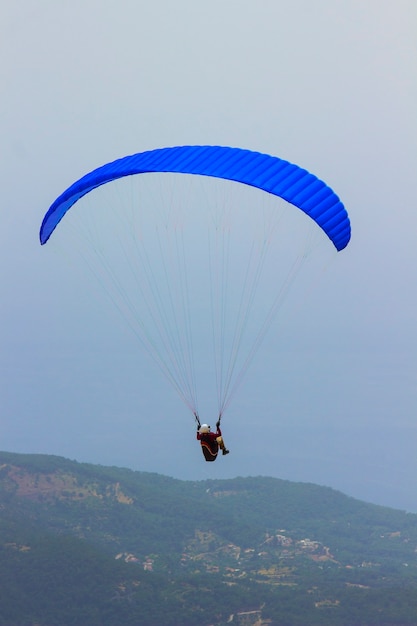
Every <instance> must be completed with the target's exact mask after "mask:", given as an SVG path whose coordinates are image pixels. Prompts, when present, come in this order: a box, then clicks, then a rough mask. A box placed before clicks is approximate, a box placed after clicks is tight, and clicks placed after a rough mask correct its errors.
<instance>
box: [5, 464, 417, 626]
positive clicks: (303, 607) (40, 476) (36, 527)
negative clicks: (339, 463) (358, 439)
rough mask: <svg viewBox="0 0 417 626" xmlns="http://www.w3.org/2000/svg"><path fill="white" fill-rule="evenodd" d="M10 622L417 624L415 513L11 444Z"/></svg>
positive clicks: (288, 487)
mask: <svg viewBox="0 0 417 626" xmlns="http://www.w3.org/2000/svg"><path fill="white" fill-rule="evenodd" d="M0 511H1V517H0V555H1V558H0V624H1V625H3V624H4V625H7V626H26V625H33V626H35V624H36V625H37V626H55V625H57V626H58V625H59V626H67V625H72V624H74V625H75V624H76V625H77V626H80V625H83V624H85V625H87V624H88V625H91V626H95V625H100V626H107V625H109V626H110V625H111V626H114V625H115V624H117V625H118V626H125V625H126V626H127V625H130V624H132V625H133V624H134V625H135V626H137V625H142V624H143V625H144V626H153V625H155V626H165V625H166V626H171V625H172V626H180V625H181V626H187V625H189V626H194V625H195V626H197V625H198V626H204V625H205V624H207V625H209V624H213V625H215V626H221V625H223V624H226V623H229V624H230V623H232V624H237V625H238V626H243V625H245V626H248V625H250V624H256V625H257V626H260V625H261V624H267V623H268V624H271V625H272V626H274V625H277V626H278V624H279V625H282V624H285V625H292V624H293V625H300V626H301V625H303V626H308V625H310V624H311V625H313V624H331V625H332V626H333V625H338V624H340V625H346V626H348V625H349V626H353V625H356V624H361V625H364V626H366V625H371V624H372V625H373V624H381V625H383V624H385V625H387V626H388V625H394V624H395V625H396V626H398V625H401V624H408V625H411V624H414V625H415V624H417V516H416V515H413V514H408V513H405V512H402V511H396V510H393V509H389V508H384V507H379V506H375V505H370V504H366V503H364V502H360V501H358V500H355V499H353V498H349V497H347V496H345V495H343V494H341V493H339V492H336V491H334V490H332V489H329V488H325V487H318V486H316V485H312V484H303V483H291V482H289V481H283V480H278V479H272V478H262V477H257V478H236V479H232V480H213V481H203V482H185V481H179V480H174V479H172V478H168V477H165V476H160V475H157V474H147V473H142V472H133V471H130V470H127V469H120V468H115V467H102V466H94V465H88V464H81V463H76V462H74V461H69V460H67V459H63V458H60V457H54V456H44V455H19V454H12V453H6V452H1V453H0Z"/></svg>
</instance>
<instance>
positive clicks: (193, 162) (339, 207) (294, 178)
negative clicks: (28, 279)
mask: <svg viewBox="0 0 417 626" xmlns="http://www.w3.org/2000/svg"><path fill="white" fill-rule="evenodd" d="M147 172H177V173H182V174H197V175H202V176H213V177H215V178H224V179H227V180H233V181H236V182H239V183H243V184H246V185H250V186H252V187H257V188H259V189H262V190H263V191H266V192H268V193H271V194H273V195H275V196H279V197H281V198H283V199H284V200H286V201H287V202H290V203H291V204H293V205H294V206H296V207H298V208H299V209H301V210H302V211H304V213H306V214H307V215H309V217H311V219H313V220H314V221H315V222H316V223H317V224H318V225H319V226H320V228H322V229H323V231H324V232H325V233H326V235H327V236H328V237H329V239H330V240H331V241H332V242H333V244H334V246H335V247H336V249H337V250H343V248H345V247H346V246H347V244H348V243H349V240H350V222H349V217H348V214H347V212H346V210H345V208H344V206H343V204H342V203H341V201H340V200H339V198H338V196H337V195H336V194H335V193H334V192H333V191H332V190H331V189H330V187H328V186H327V185H326V184H325V183H324V182H323V181H321V180H319V179H318V178H317V177H316V176H314V175H313V174H310V173H309V172H307V171H306V170H304V169H302V168H301V167H298V165H294V164H292V163H289V162H288V161H284V160H283V159H279V158H278V157H274V156H270V155H268V154H261V153H260V152H252V151H250V150H243V149H242V148H229V147H222V146H176V147H172V148H158V149H156V150H150V151H148V152H140V153H138V154H133V155H131V156H126V157H123V158H121V159H118V160H117V161H113V162H111V163H107V164H106V165H103V166H102V167H99V168H98V169H96V170H93V171H92V172H90V173H89V174H86V175H85V176H83V177H82V178H80V179H79V180H78V181H76V182H75V183H74V184H72V185H71V186H70V187H68V189H66V190H65V191H64V192H63V193H62V194H61V195H60V196H59V197H58V198H57V199H56V200H55V202H54V203H53V204H52V205H51V207H50V208H49V210H48V212H47V213H46V215H45V217H44V219H43V222H42V226H41V229H40V241H41V244H45V243H46V242H47V241H48V239H49V237H50V236H51V234H52V232H53V231H54V229H55V228H56V226H57V225H58V223H59V222H60V221H61V219H62V218H63V217H64V215H65V213H66V212H67V211H68V209H70V208H71V207H72V205H73V204H75V203H76V202H77V200H79V199H80V198H81V197H82V196H84V195H85V194H87V193H89V192H90V191H92V190H93V189H96V188H97V187H99V186H100V185H104V184H105V183H108V182H110V181H112V180H116V179H118V178H122V177H124V176H131V175H132V174H144V173H147Z"/></svg>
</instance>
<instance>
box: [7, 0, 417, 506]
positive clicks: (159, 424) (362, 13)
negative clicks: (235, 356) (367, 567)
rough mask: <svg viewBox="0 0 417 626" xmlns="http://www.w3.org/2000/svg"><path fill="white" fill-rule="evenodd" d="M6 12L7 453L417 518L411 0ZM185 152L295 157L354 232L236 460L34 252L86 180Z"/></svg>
mask: <svg viewBox="0 0 417 626" xmlns="http://www.w3.org/2000/svg"><path fill="white" fill-rule="evenodd" d="M0 13H1V19H0V49H1V54H0V71H1V85H2V93H1V98H0V145H1V159H2V162H1V169H0V177H1V189H2V202H1V205H2V206H1V213H0V220H1V225H0V228H1V233H2V243H1V247H0V251H1V252H0V255H1V257H0V267H1V274H0V286H1V294H2V295H1V341H2V344H1V409H0V410H1V417H0V449H3V450H8V451H12V452H25V453H29V452H33V453H48V454H57V455H63V456H66V457H69V458H72V459H76V460H78V461H86V462H93V463H101V464H105V465H119V466H125V467H130V468H132V469H137V470H144V471H152V472H158V473H161V474H168V475H170V476H174V477H178V478H183V479H201V478H208V477H219V478H229V477H234V476H246V475H269V476H275V477H278V478H285V479H290V480H294V481H304V482H313V483H318V484H322V485H328V486H331V487H334V488H336V489H339V490H342V491H343V492H345V493H347V494H349V495H352V496H354V497H357V498H361V499H364V500H366V501H369V502H375V503H379V504H384V505H389V506H394V507H397V508H404V509H407V510H409V511H413V512H417V356H416V355H417V325H416V320H417V290H416V270H417V245H416V234H417V211H416V196H417V193H416V192H417V189H416V187H417V184H416V180H417V179H416V165H417V122H416V111H417V49H416V48H417V40H416V36H415V30H416V22H417V5H416V3H415V2H414V0H396V1H395V2H393V1H392V0H367V2H363V0H316V1H315V2H312V1H311V0H260V1H258V2H255V1H252V2H250V1H247V0H210V2H205V1H202V0H177V1H176V2H171V0H153V1H152V2H149V1H146V2H145V1H143V0H119V1H118V2H114V1H110V0H100V1H99V0H71V2H69V1H68V2H67V1H66V0H62V1H60V2H56V1H52V0H50V1H47V0H43V1H42V0H38V1H35V0H25V2H21V3H16V2H12V1H10V0H5V1H4V2H3V3H2V7H1V9H0ZM183 144H218V145H232V146H240V147H244V148H248V149H252V150H258V151H261V152H266V153H269V154H275V155H278V156H280V157H281V158H284V159H287V160H289V161H292V162H295V163H298V164H300V165H302V166H303V167H305V168H307V169H308V170H310V171H312V172H314V173H315V174H316V175H318V176H319V177H321V178H323V179H324V180H326V181H327V182H328V183H329V184H330V185H331V186H332V188H333V189H334V190H335V191H336V192H337V193H338V194H339V195H340V197H341V198H342V200H343V202H344V204H345V206H346V208H347V210H348V212H349V215H350V218H351V222H352V241H351V243H350V245H349V246H348V248H347V249H346V250H345V251H343V252H341V253H340V254H338V255H336V258H335V259H334V260H333V261H332V263H331V268H330V270H329V271H328V272H327V273H326V276H324V278H323V279H322V280H321V281H320V285H319V287H318V288H317V289H315V290H314V292H313V293H312V295H311V297H310V298H309V300H308V305H306V307H305V308H302V309H298V310H297V312H294V316H290V317H289V318H288V327H287V328H286V329H285V332H284V333H283V335H284V338H281V341H279V340H278V339H277V338H275V336H274V335H273V333H272V334H271V337H270V338H268V341H267V342H266V343H265V344H264V346H263V348H262V350H261V352H260V354H259V358H257V359H256V360H255V361H254V363H253V365H252V368H251V369H250V371H249V373H248V375H247V378H246V379H245V383H244V385H243V386H242V388H241V390H240V391H239V393H238V394H236V397H235V398H234V401H233V403H232V405H231V406H230V409H229V411H228V413H227V416H225V418H224V422H223V426H224V434H225V438H226V440H227V444H228V447H229V448H230V449H231V450H232V453H231V454H230V455H229V456H228V457H227V458H225V459H223V458H220V459H218V461H217V462H216V463H214V464H205V463H204V462H203V460H202V456H201V452H200V450H199V449H198V445H197V444H196V442H195V439H194V437H195V433H194V424H193V420H192V416H191V415H190V413H189V412H188V411H187V409H186V408H185V407H184V406H183V404H182V403H181V401H180V400H179V399H178V397H177V395H176V394H175V393H174V391H173V390H172V389H171V388H170V386H169V385H168V384H167V382H166V380H165V379H164V378H163V377H161V375H160V373H159V371H158V370H157V368H154V366H153V365H152V364H151V363H150V362H149V360H148V359H147V358H146V357H144V355H143V354H142V352H141V347H140V345H139V344H138V343H136V342H135V340H134V339H132V336H131V334H130V332H129V331H128V329H127V328H126V327H124V325H123V323H122V322H121V321H120V320H119V318H118V317H117V316H116V315H115V314H114V312H113V310H111V309H110V307H109V308H107V307H106V306H102V305H100V304H99V303H98V301H97V299H96V298H95V297H93V296H92V294H91V293H90V292H89V291H88V290H87V289H86V288H85V287H84V286H80V283H78V278H77V276H79V274H78V273H77V271H74V272H72V271H71V265H69V266H68V267H66V268H64V269H63V267H62V266H61V265H60V259H59V257H58V256H57V254H56V253H55V252H54V251H53V250H52V249H49V247H48V246H44V247H41V246H40V245H39V240H38V232H39V226H40V223H41V220H42V217H43V215H44V213H45V212H46V210H47V209H48V207H49V205H50V204H51V203H52V201H53V200H54V199H55V197H56V196H57V195H59V194H60V193H61V192H62V191H63V190H64V189H65V188H66V187H67V186H68V185H69V184H71V183H72V182H73V181H74V180H76V179H77V178H79V177H80V176H81V175H83V174H84V173H86V172H88V171H90V170H92V169H94V168H95V167H97V166H99V165H101V164H103V163H106V162H107V161H110V160H113V159H116V158H118V157H121V156H124V155H127V154H132V153H135V152H141V151H143V150H148V149H152V148H156V147H161V146H171V145H183ZM212 421H213V420H212Z"/></svg>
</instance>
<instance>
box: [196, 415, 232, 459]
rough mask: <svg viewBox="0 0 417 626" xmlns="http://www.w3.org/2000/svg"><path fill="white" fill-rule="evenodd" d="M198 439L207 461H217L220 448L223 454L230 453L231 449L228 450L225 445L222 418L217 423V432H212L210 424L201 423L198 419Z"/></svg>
mask: <svg viewBox="0 0 417 626" xmlns="http://www.w3.org/2000/svg"><path fill="white" fill-rule="evenodd" d="M197 439H198V441H199V442H200V444H201V449H202V451H203V454H204V458H205V459H206V461H215V460H216V458H217V454H218V452H219V448H220V450H221V451H222V454H223V455H225V454H229V450H227V448H226V446H225V445H224V441H223V437H222V431H221V430H220V420H218V421H217V423H216V432H215V433H212V432H211V430H210V426H208V425H207V424H200V422H199V421H197Z"/></svg>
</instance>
